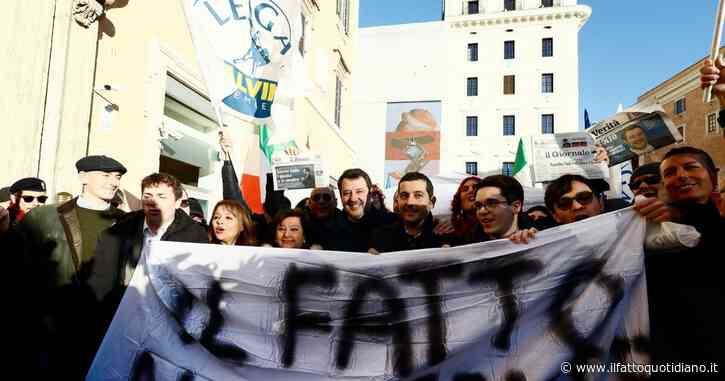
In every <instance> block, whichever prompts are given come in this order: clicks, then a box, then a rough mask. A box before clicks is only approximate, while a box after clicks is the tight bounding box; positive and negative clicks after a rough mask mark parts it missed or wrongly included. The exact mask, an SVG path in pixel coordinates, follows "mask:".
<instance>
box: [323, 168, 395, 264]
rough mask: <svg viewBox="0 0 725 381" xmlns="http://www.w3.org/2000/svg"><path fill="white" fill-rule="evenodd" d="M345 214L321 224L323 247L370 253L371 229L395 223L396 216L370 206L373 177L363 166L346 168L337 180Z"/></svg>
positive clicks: (325, 248)
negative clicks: (371, 179) (371, 178)
mask: <svg viewBox="0 0 725 381" xmlns="http://www.w3.org/2000/svg"><path fill="white" fill-rule="evenodd" d="M337 187H338V190H339V192H340V199H341V201H342V206H343V213H339V214H337V215H336V216H335V217H334V218H331V219H329V220H328V221H326V222H325V223H324V224H323V225H322V226H321V227H320V238H319V242H317V243H318V244H319V245H320V246H321V247H322V248H323V249H324V250H337V251H352V252H358V253H364V252H367V251H368V249H369V243H370V235H371V233H372V231H373V230H374V229H376V228H378V227H380V226H382V225H387V224H390V223H393V222H395V220H396V219H397V217H396V215H395V214H393V213H391V212H387V211H384V210H377V209H375V208H372V207H371V205H370V189H371V187H372V182H371V181H370V176H368V174H367V173H366V172H365V171H363V170H362V169H360V168H352V169H348V170H346V171H344V172H343V173H342V175H340V177H339V178H338V180H337Z"/></svg>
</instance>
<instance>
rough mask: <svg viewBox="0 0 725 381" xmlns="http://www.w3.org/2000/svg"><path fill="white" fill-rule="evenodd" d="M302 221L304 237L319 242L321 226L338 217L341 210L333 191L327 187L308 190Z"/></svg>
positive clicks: (309, 240) (312, 241)
mask: <svg viewBox="0 0 725 381" xmlns="http://www.w3.org/2000/svg"><path fill="white" fill-rule="evenodd" d="M303 209H304V211H305V218H304V221H303V224H304V230H305V238H306V239H307V241H308V242H311V243H318V244H319V243H320V242H321V240H322V238H321V234H322V230H323V227H324V226H326V225H327V224H330V223H333V221H335V219H336V218H340V216H341V214H342V211H340V209H338V208H337V198H336V197H335V192H334V191H333V190H332V188H329V187H320V188H315V189H313V190H312V191H311V192H310V197H308V198H307V200H306V201H305V204H304V208H303Z"/></svg>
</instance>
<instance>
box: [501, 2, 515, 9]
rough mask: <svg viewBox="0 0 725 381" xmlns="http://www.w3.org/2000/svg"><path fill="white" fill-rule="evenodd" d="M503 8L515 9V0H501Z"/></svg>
mask: <svg viewBox="0 0 725 381" xmlns="http://www.w3.org/2000/svg"><path fill="white" fill-rule="evenodd" d="M503 10H504V11H515V10H516V0H504V1H503Z"/></svg>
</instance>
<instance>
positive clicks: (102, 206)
mask: <svg viewBox="0 0 725 381" xmlns="http://www.w3.org/2000/svg"><path fill="white" fill-rule="evenodd" d="M76 205H78V206H80V207H81V208H85V209H90V210H108V208H110V207H111V203H110V202H102V203H101V202H97V201H91V200H89V199H87V198H85V197H83V195H82V194H81V195H80V196H78V200H77V201H76Z"/></svg>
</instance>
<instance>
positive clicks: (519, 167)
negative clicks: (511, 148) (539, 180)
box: [512, 138, 534, 187]
mask: <svg viewBox="0 0 725 381" xmlns="http://www.w3.org/2000/svg"><path fill="white" fill-rule="evenodd" d="M512 175H513V177H514V178H515V179H516V180H518V182H519V183H521V185H523V186H525V187H533V186H534V183H533V181H532V180H531V167H530V166H529V162H528V161H527V160H526V147H525V146H524V139H523V138H519V147H518V148H517V149H516V161H515V162H514V168H513V171H512Z"/></svg>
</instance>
